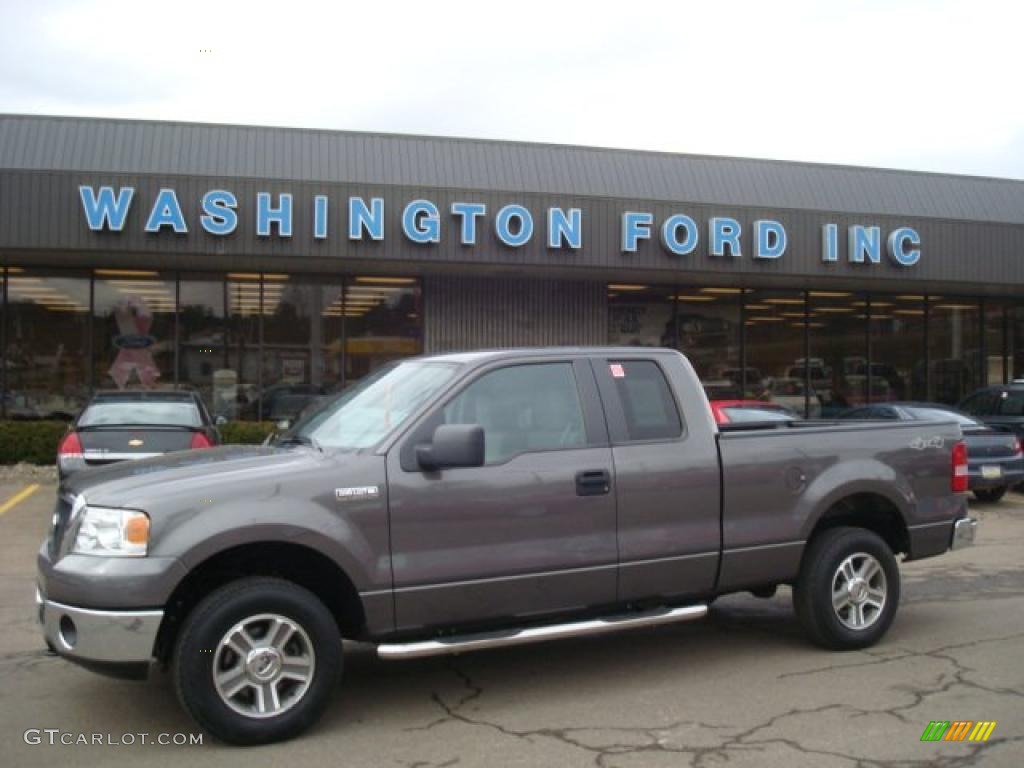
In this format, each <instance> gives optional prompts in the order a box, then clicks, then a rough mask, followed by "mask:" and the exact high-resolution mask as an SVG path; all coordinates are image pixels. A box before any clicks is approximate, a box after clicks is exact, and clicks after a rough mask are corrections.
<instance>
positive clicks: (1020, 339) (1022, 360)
mask: <svg viewBox="0 0 1024 768" xmlns="http://www.w3.org/2000/svg"><path fill="white" fill-rule="evenodd" d="M1007 331H1008V333H1009V338H1008V339H1007V347H1008V349H1009V350H1010V368H1011V371H1010V378H1011V379H1021V380H1024V304H1018V305H1017V306H1015V307H1013V311H1012V313H1011V314H1010V317H1009V319H1008V322H1007Z"/></svg>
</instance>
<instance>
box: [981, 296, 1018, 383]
mask: <svg viewBox="0 0 1024 768" xmlns="http://www.w3.org/2000/svg"><path fill="white" fill-rule="evenodd" d="M983 307H984V310H985V318H984V321H983V328H982V332H983V333H984V339H985V349H984V355H985V359H984V361H983V364H982V370H981V381H980V386H988V385H989V384H1002V383H1004V382H1006V381H1008V380H1009V376H1010V367H1011V360H1012V350H1013V345H1012V338H1013V331H1012V324H1013V322H1012V321H1013V305H1012V304H1011V303H1009V302H1006V301H1001V300H999V299H985V300H984V302H983Z"/></svg>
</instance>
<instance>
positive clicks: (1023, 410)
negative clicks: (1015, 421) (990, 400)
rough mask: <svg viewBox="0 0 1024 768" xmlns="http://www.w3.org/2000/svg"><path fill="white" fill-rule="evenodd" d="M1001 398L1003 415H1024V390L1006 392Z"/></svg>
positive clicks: (1000, 412)
mask: <svg viewBox="0 0 1024 768" xmlns="http://www.w3.org/2000/svg"><path fill="white" fill-rule="evenodd" d="M1001 400H1002V402H1001V403H1000V405H999V414H1000V415H1001V416H1024V392H1004V393H1003V396H1002V398H1001Z"/></svg>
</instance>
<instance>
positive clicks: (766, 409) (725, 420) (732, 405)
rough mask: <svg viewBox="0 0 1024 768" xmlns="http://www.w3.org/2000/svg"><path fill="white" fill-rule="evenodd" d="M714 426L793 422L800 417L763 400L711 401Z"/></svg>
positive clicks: (783, 407)
mask: <svg viewBox="0 0 1024 768" xmlns="http://www.w3.org/2000/svg"><path fill="white" fill-rule="evenodd" d="M710 402H711V415H712V416H714V417H715V424H718V425H722V424H748V423H751V422H762V423H763V422H772V421H793V420H795V419H799V418H800V416H799V415H798V414H797V413H795V412H794V411H791V410H790V409H789V408H787V407H786V406H784V405H779V404H778V403H769V402H765V401H763V400H711V401H710Z"/></svg>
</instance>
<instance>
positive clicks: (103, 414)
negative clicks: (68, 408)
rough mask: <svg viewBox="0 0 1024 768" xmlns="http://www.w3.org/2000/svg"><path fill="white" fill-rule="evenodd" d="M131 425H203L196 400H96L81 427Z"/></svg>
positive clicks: (79, 423) (83, 417)
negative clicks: (178, 401)
mask: <svg viewBox="0 0 1024 768" xmlns="http://www.w3.org/2000/svg"><path fill="white" fill-rule="evenodd" d="M131 424H158V425H161V426H181V427H201V426H202V425H203V422H202V418H201V417H200V415H199V409H197V408H196V406H195V403H187V402H186V403H161V402H139V401H135V402H103V401H100V402H95V403H91V404H90V405H89V406H88V407H87V408H86V409H85V411H83V412H82V416H81V418H80V419H79V420H78V426H80V427H112V426H127V425H131Z"/></svg>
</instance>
